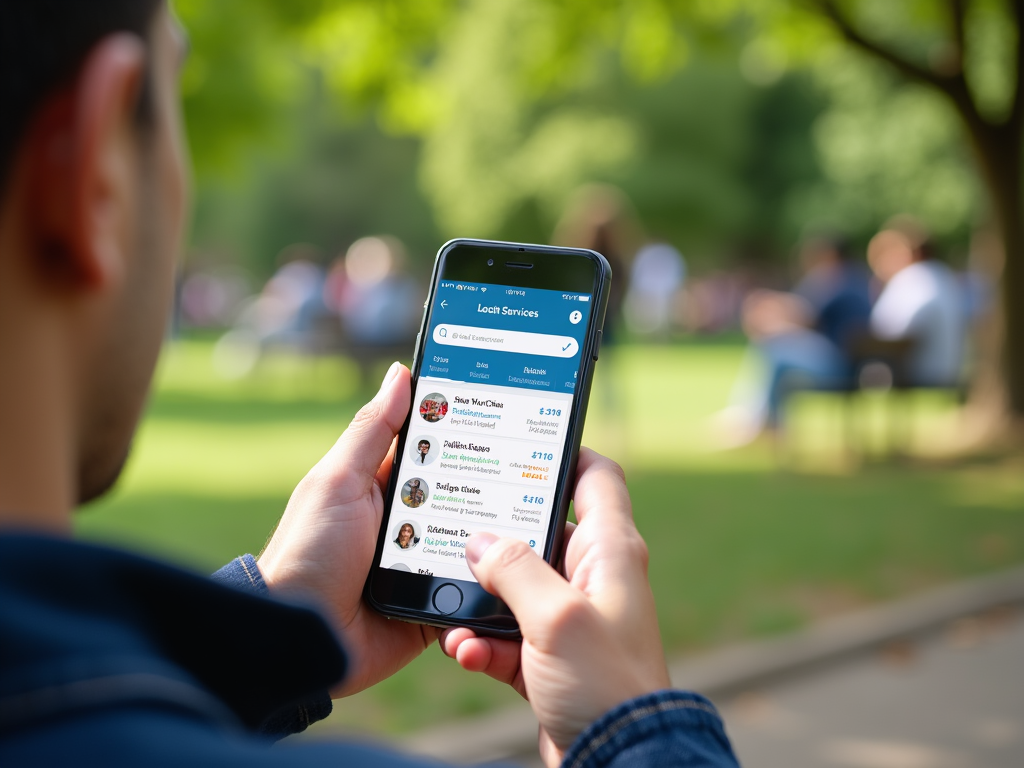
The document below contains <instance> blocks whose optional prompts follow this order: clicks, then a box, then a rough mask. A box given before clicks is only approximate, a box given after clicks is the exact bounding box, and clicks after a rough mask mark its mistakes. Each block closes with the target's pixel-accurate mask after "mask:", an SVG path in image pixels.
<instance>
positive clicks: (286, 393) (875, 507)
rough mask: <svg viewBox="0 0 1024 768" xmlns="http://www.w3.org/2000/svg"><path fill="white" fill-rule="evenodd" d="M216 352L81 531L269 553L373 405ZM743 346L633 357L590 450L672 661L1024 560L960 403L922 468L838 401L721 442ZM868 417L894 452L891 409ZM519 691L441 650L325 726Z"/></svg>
mask: <svg viewBox="0 0 1024 768" xmlns="http://www.w3.org/2000/svg"><path fill="white" fill-rule="evenodd" d="M211 350H212V346H211V345H210V344H209V343H207V342H202V341H179V342H176V343H175V344H173V345H172V346H171V347H170V348H169V349H168V350H167V353H166V354H165V357H164V359H163V361H162V363H161V367H160V370H159V372H158V379H157V388H156V393H155V395H154V398H153V401H152V403H151V405H150V408H149V410H148V413H147V416H146V418H145V420H144V423H143V425H142V428H141V430H140V432H139V436H138V439H137V444H136V447H135V450H134V452H133V457H132V460H131V462H130V464H129V466H128V467H127V471H126V473H125V477H124V479H123V481H122V482H121V484H120V486H119V488H118V489H117V490H116V491H115V493H114V494H112V495H111V496H109V497H107V498H106V499H104V500H102V501H100V502H98V503H95V504H93V505H91V506H90V507H89V508H88V509H87V510H85V511H84V512H83V513H82V514H81V515H80V516H79V520H78V531H79V534H80V535H81V536H82V537H83V538H87V539H90V540H98V541H106V542H112V543H117V544H121V545H127V546H131V547H134V548H138V549H143V550H146V551H149V552H151V553H154V554H157V555H159V556H161V557H166V558H169V559H171V560H174V561H177V562H179V563H182V564H184V565H187V566H189V567H193V568H197V569H200V570H206V571H209V570H212V569H214V568H216V567H218V566H219V565H220V564H222V563H224V562H226V561H227V560H229V559H230V558H232V557H234V556H235V555H238V554H240V553H242V552H258V551H259V550H260V549H261V548H262V546H263V544H264V542H265V541H266V538H267V537H268V535H269V534H270V532H271V531H272V530H273V527H274V524H275V523H276V521H277V518H278V517H279V515H280V513H281V511H282V510H283V508H284V505H285V503H286V501H287V499H288V495H289V493H290V490H291V488H292V487H293V486H294V485H295V483H296V482H297V481H298V480H299V478H301V477H302V475H303V474H304V472H305V471H306V470H307V469H308V468H309V467H310V466H311V465H312V464H313V463H314V462H315V461H316V460H317V459H318V458H319V457H320V456H321V455H322V454H323V453H324V452H325V451H326V450H327V448H328V447H329V446H330V445H331V444H332V443H333V442H334V440H335V439H336V438H337V436H338V434H339V433H340V432H341V430H342V429H343V428H344V426H345V425H346V424H347V422H348V419H349V418H350V417H351V415H352V413H354V411H355V409H356V408H357V407H358V405H359V403H360V402H361V401H362V400H363V399H364V398H365V397H367V396H369V394H370V392H367V391H366V390H367V387H366V386H364V385H363V384H362V383H361V382H360V381H359V376H358V371H357V369H356V368H355V367H354V366H353V365H351V364H349V363H348V362H347V361H344V360H305V359H302V358H292V357H287V356H280V357H276V358H273V359H270V360H267V361H265V363H264V364H263V365H262V366H261V367H260V368H259V369H258V370H257V371H256V372H255V373H254V374H253V375H252V376H250V377H248V378H246V379H243V380H241V381H227V380H224V379H221V378H219V377H218V376H217V375H216V374H215V373H214V368H213V365H212V362H211ZM741 355H742V349H741V348H740V347H738V346H736V345H731V344H722V345H714V344H701V345H688V346H676V347H639V346H636V347H629V348H620V349H613V350H610V351H609V352H608V353H607V354H606V355H605V359H604V360H602V363H601V368H600V370H599V372H598V377H599V379H598V382H597V384H596V388H595V392H594V396H593V398H592V401H591V409H590V415H589V417H588V424H587V432H586V435H585V438H584V440H585V442H586V443H588V444H591V445H593V446H594V447H595V448H597V449H598V450H601V451H602V452H604V453H607V454H609V455H612V456H613V457H615V458H617V459H618V460H619V461H620V462H621V463H622V464H623V466H624V467H625V469H626V473H627V479H628V483H629V486H630V490H631V493H632V496H633V500H634V505H635V517H636V520H637V525H638V526H639V528H640V530H641V532H642V533H643V534H644V536H645V537H646V539H647V541H648V543H649V545H650V549H651V568H650V571H651V579H652V583H653V585H654V590H655V595H656V598H657V601H658V610H659V618H660V620H661V626H662V631H663V635H664V639H665V644H666V648H667V649H668V651H669V652H670V653H672V654H676V653H680V652H686V651H692V650H695V649H701V648H707V647H711V646H715V645H720V644H723V643H729V642H734V641H737V640H741V639H746V638H752V637H763V636H769V635H772V634H777V633H780V632H785V631H789V630H792V629H795V628H798V627H800V626H804V625H806V624H807V623H808V622H811V621H814V620H816V619H818V618H821V617H824V616H828V615H831V614H835V613H839V612H842V611H847V610H851V609H855V608H857V607H860V606H863V605H867V604H870V603H874V602H878V601H882V600H887V599H891V598H894V597H897V596H901V595H905V594H909V593H913V592H915V591H919V590H922V589H925V588H927V587H929V586H932V585H936V584H940V583H943V582H947V581H950V580H953V579H957V578H962V577H966V576H971V575H975V574H980V573H984V572H988V571H992V570H997V569H1000V568H1005V567H1008V566H1010V565H1013V564H1016V563H1020V562H1022V561H1024V472H1022V470H1024V458H1022V457H1012V456H1011V457H1005V458H1002V459H998V460H991V461H989V462H976V463H969V462H949V461H938V460H936V459H935V458H934V457H936V456H938V455H941V453H942V452H943V450H944V448H945V447H946V446H948V445H949V444H950V442H951V440H952V437H953V436H954V435H955V434H956V431H957V429H958V427H959V421H958V419H959V415H958V411H957V408H956V405H955V402H954V401H953V400H952V398H951V397H950V396H948V395H944V394H942V393H929V394H923V393H922V394H915V395H913V396H912V400H913V402H912V406H913V415H914V418H913V432H912V435H913V438H912V440H911V441H910V442H909V443H908V444H907V445H906V446H905V447H907V448H908V449H909V450H910V451H911V452H912V453H913V454H915V455H916V456H917V457H918V458H917V459H916V460H913V461H910V460H906V459H903V460H899V461H895V460H887V461H878V460H869V461H865V460H863V459H857V458H855V457H851V456H850V454H849V453H848V452H847V451H846V450H845V449H844V443H843V440H842V430H841V423H842V422H841V419H842V416H843V410H842V409H843V407H844V404H843V402H842V401H841V399H840V398H837V397H829V396H811V395H806V396H802V397H801V398H799V400H798V401H797V402H796V403H795V404H794V408H793V414H792V416H793V418H792V419H791V421H790V424H791V429H790V433H789V435H788V436H787V438H786V440H785V441H784V442H783V444H782V447H781V448H780V447H779V446H777V445H773V444H770V443H767V442H762V443H758V444H755V445H753V446H750V447H748V448H744V449H742V450H736V451H719V450H717V449H716V448H715V438H716V435H715V430H714V428H713V421H712V420H711V416H712V414H714V412H715V411H717V410H718V409H719V408H721V407H722V406H724V405H725V404H726V402H727V400H728V397H729V392H730V389H731V386H732V381H733V379H734V377H735V375H736V372H737V370H738V368H739V365H740V359H741ZM385 367H386V365H382V366H381V369H380V370H379V371H374V372H373V375H374V376H376V375H377V374H378V373H379V374H383V372H384V368H385ZM370 388H371V389H372V387H370ZM857 406H858V410H857V411H856V412H855V414H856V423H857V427H858V429H859V430H860V432H861V433H862V437H863V439H864V442H865V443H866V444H867V445H869V446H874V448H872V449H871V450H873V451H875V452H876V453H877V451H878V450H879V446H880V445H882V443H883V442H884V441H883V440H882V438H883V436H884V434H885V425H884V419H883V416H884V414H885V406H886V401H885V399H884V398H882V397H877V396H876V397H867V398H863V399H862V401H861V402H859V403H858V404H857ZM921 456H925V457H932V458H930V459H929V460H921V458H920V457H921ZM868 458H869V459H870V458H871V454H870V452H869V457H868ZM512 698H514V694H512V693H511V692H509V691H507V690H505V689H503V688H501V687H500V686H497V685H493V684H491V681H489V680H485V679H481V678H479V677H476V676H473V675H470V674H468V673H464V672H462V671H461V670H459V669H458V668H457V667H455V665H454V664H453V663H452V662H451V661H449V660H448V659H445V658H444V657H443V656H442V655H441V654H440V653H439V652H438V651H437V650H436V649H430V650H429V651H428V652H427V653H426V654H424V656H423V657H421V658H420V659H418V660H417V661H416V662H415V663H414V664H412V665H410V667H409V668H407V669H406V670H404V671H403V672H401V673H399V674H398V675H396V676H395V677H393V678H392V679H390V680H388V681H385V682H384V683H382V684H380V685H378V686H376V687H375V688H374V689H372V690H370V691H367V692H364V693H362V694H359V695H358V696H355V697H352V698H350V699H348V700H345V701H342V702H337V703H336V707H335V714H334V715H332V716H331V718H329V719H328V721H327V722H326V723H325V724H324V725H325V726H326V727H327V728H328V729H335V730H345V731H358V732H367V731H369V732H373V731H378V732H382V731H386V732H392V733H405V732H408V730H409V729H414V728H419V727H424V726H426V725H429V724H431V723H434V722H438V721H443V720H446V719H450V718H452V717H458V716H465V715H471V714H477V713H479V712H482V711H485V710H487V709H490V708H492V707H495V706H500V705H501V704H502V703H503V702H507V701H509V700H511V699H512Z"/></svg>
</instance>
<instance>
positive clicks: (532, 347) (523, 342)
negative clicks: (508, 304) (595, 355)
mask: <svg viewBox="0 0 1024 768" xmlns="http://www.w3.org/2000/svg"><path fill="white" fill-rule="evenodd" d="M434 341H435V342H436V343H437V344H446V345H448V346H450V347H470V348H471V349H488V350H492V351H494V352H513V353H517V354H521V355H544V356H545V357H575V355H576V353H577V352H579V348H580V345H579V343H577V341H576V339H574V338H573V337H572V336H553V335H551V334H549V333H525V332H523V331H496V330H494V329H492V328H474V327H472V326H469V325H448V324H447V323H446V324H443V325H438V326H436V327H435V328H434Z"/></svg>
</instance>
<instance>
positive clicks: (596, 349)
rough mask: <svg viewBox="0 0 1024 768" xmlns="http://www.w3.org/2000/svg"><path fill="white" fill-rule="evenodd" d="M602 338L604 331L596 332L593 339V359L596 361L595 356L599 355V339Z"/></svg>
mask: <svg viewBox="0 0 1024 768" xmlns="http://www.w3.org/2000/svg"><path fill="white" fill-rule="evenodd" d="M603 338H604V331H603V330H602V331H598V332H597V335H596V336H595V337H594V359H595V360H597V356H598V355H599V354H600V353H601V339H603Z"/></svg>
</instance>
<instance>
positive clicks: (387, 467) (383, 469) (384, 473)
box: [374, 436, 398, 493]
mask: <svg viewBox="0 0 1024 768" xmlns="http://www.w3.org/2000/svg"><path fill="white" fill-rule="evenodd" d="M396 450H398V437H397V436H396V437H395V439H394V440H392V441H391V447H390V448H388V453H387V455H386V456H385V457H384V461H382V462H381V463H380V467H378V468H377V474H376V476H375V477H374V480H376V481H377V486H378V487H379V488H380V490H381V492H382V493H383V491H384V489H385V488H387V487H388V480H389V479H390V478H391V467H392V466H393V465H394V463H395V451H396Z"/></svg>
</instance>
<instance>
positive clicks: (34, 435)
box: [0, 297, 77, 534]
mask: <svg viewBox="0 0 1024 768" xmlns="http://www.w3.org/2000/svg"><path fill="white" fill-rule="evenodd" d="M8 298H9V297H8ZM16 304H17V300H14V301H12V302H10V303H8V306H7V307H6V308H4V309H0V349H2V350H3V355H4V368H5V373H4V375H3V376H0V528H21V529H25V528H28V529H37V530H46V531H50V532H54V533H61V534H63V533H69V532H70V531H71V513H72V509H73V507H74V504H75V496H76V491H75V478H76V475H77V469H76V462H75V448H74V446H75V443H76V440H75V437H76V436H75V435H74V434H73V433H72V430H73V425H74V424H75V420H74V418H73V416H72V413H71V411H72V400H71V394H72V393H71V392H69V391H68V390H69V379H70V375H69V374H70V371H69V370H68V367H67V366H68V363H67V360H66V359H63V360H62V359H61V355H58V354H55V353H54V352H55V350H59V349H62V346H61V345H60V343H59V342H60V339H59V332H58V328H56V327H55V326H51V325H48V324H47V323H46V322H37V320H38V318H33V317H26V316H25V315H24V314H22V315H21V316H16V315H15V313H17V312H18V311H19V308H18V307H17V306H16ZM12 305H15V306H12ZM55 341H56V342H57V344H56V345H55V344H54V342H55Z"/></svg>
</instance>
